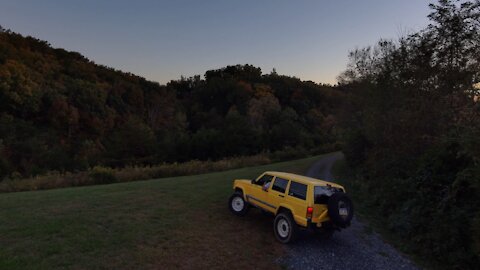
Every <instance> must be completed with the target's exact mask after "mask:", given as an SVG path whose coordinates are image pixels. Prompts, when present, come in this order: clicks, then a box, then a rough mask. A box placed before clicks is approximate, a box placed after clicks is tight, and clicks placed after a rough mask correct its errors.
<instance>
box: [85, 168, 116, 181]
mask: <svg viewBox="0 0 480 270" xmlns="http://www.w3.org/2000/svg"><path fill="white" fill-rule="evenodd" d="M88 176H89V178H90V179H91V180H92V184H97V185H102V184H111V183H115V182H117V177H116V176H115V171H114V170H113V169H111V168H106V167H101V166H95V167H94V168H93V169H92V171H90V173H89V174H88Z"/></svg>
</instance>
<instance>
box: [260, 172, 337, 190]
mask: <svg viewBox="0 0 480 270" xmlns="http://www.w3.org/2000/svg"><path fill="white" fill-rule="evenodd" d="M265 173H267V174H270V175H273V176H278V177H281V178H285V179H288V180H294V181H297V182H299V183H302V184H307V185H308V184H312V185H316V186H318V185H321V186H325V185H327V184H328V185H331V186H332V187H339V188H342V189H343V186H341V185H339V184H335V183H332V182H328V181H325V180H320V179H316V178H312V177H308V176H303V175H298V174H294V173H286V172H275V171H266V172H265Z"/></svg>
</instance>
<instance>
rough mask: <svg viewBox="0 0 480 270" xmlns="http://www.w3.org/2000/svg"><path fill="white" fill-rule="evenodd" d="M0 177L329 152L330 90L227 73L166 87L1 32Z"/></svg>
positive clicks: (333, 93)
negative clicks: (290, 153)
mask: <svg viewBox="0 0 480 270" xmlns="http://www.w3.org/2000/svg"><path fill="white" fill-rule="evenodd" d="M0 78H1V80H0V180H1V179H4V178H21V177H29V176H34V175H38V174H44V173H47V172H49V171H52V170H53V171H58V172H67V171H70V172H72V171H73V172H74V171H81V170H85V169H88V168H92V167H94V166H96V165H102V166H108V167H124V166H127V165H148V164H157V163H163V162H184V161H189V160H193V159H199V160H207V159H208V160H218V159H221V158H225V157H234V156H244V155H253V154H257V153H260V152H270V153H274V152H282V151H286V152H295V151H301V152H302V153H306V152H312V151H313V152H314V151H317V152H321V151H325V150H330V149H333V148H335V147H336V146H335V143H336V132H337V130H336V125H337V120H336V117H335V115H336V109H337V106H336V105H335V104H338V101H339V100H341V99H342V96H343V94H342V93H341V92H340V91H337V90H336V89H334V88H333V87H331V86H328V85H320V84H316V83H313V82H305V81H301V80H299V79H298V78H294V77H288V76H281V75H278V74H277V73H276V72H271V73H270V74H262V71H261V69H260V68H257V67H254V66H251V65H236V66H227V67H225V68H221V69H217V70H209V71H207V72H206V73H205V75H204V76H203V78H202V77H201V76H200V75H197V76H194V77H191V78H184V77H182V78H181V79H179V80H173V81H171V82H169V83H167V84H166V85H160V84H158V83H155V82H151V81H148V80H146V79H144V78H142V77H139V76H135V75H133V74H130V73H124V72H121V71H118V70H114V69H112V68H108V67H106V66H102V65H97V64H95V63H94V62H92V61H90V60H88V59H87V58H85V57H84V56H82V55H80V54H79V53H76V52H69V51H66V50H64V49H55V48H52V47H51V46H50V45H49V44H48V43H47V42H45V41H42V40H38V39H36V38H33V37H24V36H22V35H20V34H17V33H14V32H11V31H9V30H6V29H3V28H1V29H0Z"/></svg>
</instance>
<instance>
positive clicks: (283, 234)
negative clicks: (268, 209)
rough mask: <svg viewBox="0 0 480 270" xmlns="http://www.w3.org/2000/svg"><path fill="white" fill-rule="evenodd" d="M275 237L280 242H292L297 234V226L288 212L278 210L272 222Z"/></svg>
mask: <svg viewBox="0 0 480 270" xmlns="http://www.w3.org/2000/svg"><path fill="white" fill-rule="evenodd" d="M273 231H274V232H275V237H276V238H277V240H278V241H280V242H281V243H284V244H287V243H290V242H293V241H295V240H296V239H297V236H298V227H297V224H296V223H295V220H294V219H293V217H292V215H291V214H290V213H288V212H280V213H279V214H278V215H277V216H276V217H275V221H274V222H273Z"/></svg>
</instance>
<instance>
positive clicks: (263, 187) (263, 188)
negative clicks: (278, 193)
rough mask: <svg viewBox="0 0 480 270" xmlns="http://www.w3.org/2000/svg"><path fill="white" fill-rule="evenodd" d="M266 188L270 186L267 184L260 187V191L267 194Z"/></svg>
mask: <svg viewBox="0 0 480 270" xmlns="http://www.w3.org/2000/svg"><path fill="white" fill-rule="evenodd" d="M268 187H270V185H269V184H268V183H267V184H265V185H263V186H262V190H263V191H265V192H268Z"/></svg>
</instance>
